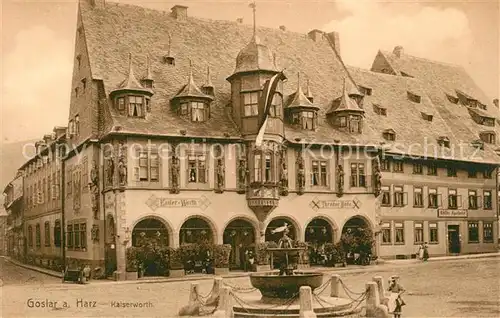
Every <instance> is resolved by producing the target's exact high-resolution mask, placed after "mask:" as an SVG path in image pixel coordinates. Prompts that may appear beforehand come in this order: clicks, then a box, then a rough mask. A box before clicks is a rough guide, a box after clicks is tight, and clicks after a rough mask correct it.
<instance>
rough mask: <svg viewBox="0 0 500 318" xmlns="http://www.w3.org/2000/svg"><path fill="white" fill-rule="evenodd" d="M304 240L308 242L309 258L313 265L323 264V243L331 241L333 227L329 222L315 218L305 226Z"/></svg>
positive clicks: (324, 256) (324, 255) (324, 257)
mask: <svg viewBox="0 0 500 318" xmlns="http://www.w3.org/2000/svg"><path fill="white" fill-rule="evenodd" d="M305 234H306V235H305V239H306V242H307V243H308V244H309V260H310V262H311V264H313V265H325V259H326V254H325V249H324V248H325V244H326V243H333V229H332V226H331V225H330V223H329V222H328V221H326V220H324V219H321V218H315V219H313V220H312V221H311V222H309V224H308V225H307V227H306V233H305Z"/></svg>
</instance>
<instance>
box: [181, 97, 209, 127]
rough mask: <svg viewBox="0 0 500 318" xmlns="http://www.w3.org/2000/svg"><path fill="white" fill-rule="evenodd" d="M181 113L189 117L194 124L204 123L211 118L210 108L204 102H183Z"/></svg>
mask: <svg viewBox="0 0 500 318" xmlns="http://www.w3.org/2000/svg"><path fill="white" fill-rule="evenodd" d="M179 113H180V115H181V116H189V118H190V119H191V121H193V122H204V121H206V120H207V119H208V118H209V117H210V116H209V114H210V111H209V107H208V105H207V104H206V103H203V102H183V103H181V106H180V108H179Z"/></svg>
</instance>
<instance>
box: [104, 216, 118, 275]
mask: <svg viewBox="0 0 500 318" xmlns="http://www.w3.org/2000/svg"><path fill="white" fill-rule="evenodd" d="M115 229H116V225H115V220H114V218H113V217H112V216H111V215H109V216H108V218H107V220H106V240H105V242H106V245H105V248H104V259H105V267H106V277H109V276H111V275H113V272H114V271H116V246H115V237H116V236H115V233H116V232H115Z"/></svg>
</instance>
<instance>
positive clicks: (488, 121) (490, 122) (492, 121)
mask: <svg viewBox="0 0 500 318" xmlns="http://www.w3.org/2000/svg"><path fill="white" fill-rule="evenodd" d="M482 121H483V123H482V124H483V125H484V126H490V127H493V126H495V119H494V118H489V117H482Z"/></svg>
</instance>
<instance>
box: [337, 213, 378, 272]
mask: <svg viewBox="0 0 500 318" xmlns="http://www.w3.org/2000/svg"><path fill="white" fill-rule="evenodd" d="M340 241H341V243H342V247H343V249H344V252H345V253H346V262H347V264H356V265H367V264H370V261H371V259H372V256H373V255H372V251H373V250H374V244H375V240H374V238H373V232H372V229H371V228H370V226H369V223H368V221H367V220H366V219H365V218H363V217H360V216H355V217H352V218H350V219H349V220H348V221H347V222H346V223H345V225H344V227H343V228H342V236H341V238H340Z"/></svg>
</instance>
